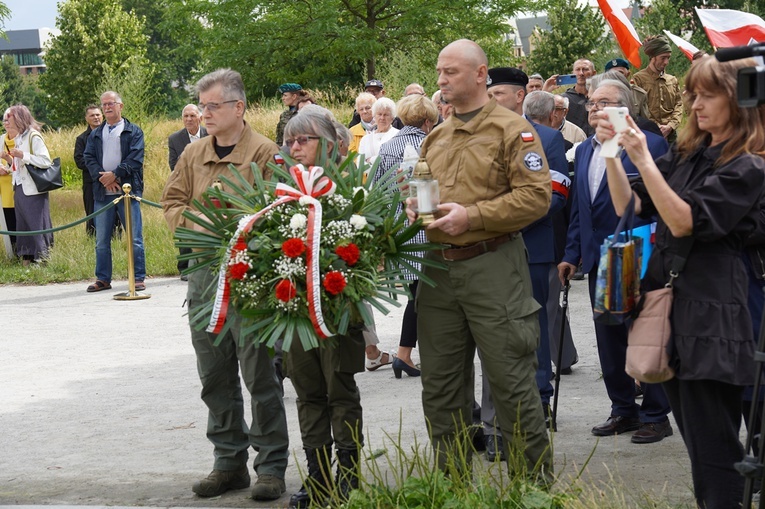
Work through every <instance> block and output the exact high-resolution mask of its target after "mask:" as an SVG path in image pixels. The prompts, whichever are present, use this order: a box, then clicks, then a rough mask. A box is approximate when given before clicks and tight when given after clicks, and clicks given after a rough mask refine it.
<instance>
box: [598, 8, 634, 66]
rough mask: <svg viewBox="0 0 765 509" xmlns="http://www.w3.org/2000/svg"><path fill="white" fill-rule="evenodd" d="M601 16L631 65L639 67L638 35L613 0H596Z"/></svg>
mask: <svg viewBox="0 0 765 509" xmlns="http://www.w3.org/2000/svg"><path fill="white" fill-rule="evenodd" d="M598 5H599V6H600V10H601V12H603V17H604V18H606V21H608V24H609V25H610V26H611V31H612V32H613V33H614V37H616V42H618V43H619V47H621V49H622V53H624V56H625V57H627V60H629V61H630V63H631V64H632V65H634V66H635V67H636V68H638V69H639V68H640V46H641V45H642V43H641V42H640V36H638V34H637V32H636V31H635V27H634V26H632V23H631V22H630V20H628V19H627V16H625V14H624V11H622V10H621V9H620V8H619V6H618V5H617V4H616V2H615V0H598Z"/></svg>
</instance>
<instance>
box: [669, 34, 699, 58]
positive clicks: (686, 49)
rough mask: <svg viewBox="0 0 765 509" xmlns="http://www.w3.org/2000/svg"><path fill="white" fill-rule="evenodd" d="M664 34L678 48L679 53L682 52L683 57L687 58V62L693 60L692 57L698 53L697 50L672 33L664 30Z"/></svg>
mask: <svg viewBox="0 0 765 509" xmlns="http://www.w3.org/2000/svg"><path fill="white" fill-rule="evenodd" d="M664 33H665V34H666V36H667V37H669V40H670V41H672V42H673V43H675V45H676V46H677V47H678V48H680V51H682V52H683V55H685V56H686V57H688V60H693V55H695V54H696V53H698V51H699V48H697V47H696V46H694V45H693V44H691V43H690V42H688V41H686V40H685V39H683V38H682V37H678V36H677V35H675V34H673V33H672V32H670V31H668V30H664Z"/></svg>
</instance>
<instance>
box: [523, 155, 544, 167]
mask: <svg viewBox="0 0 765 509" xmlns="http://www.w3.org/2000/svg"><path fill="white" fill-rule="evenodd" d="M523 164H525V165H526V169H528V170H531V171H539V170H541V169H542V166H544V164H542V156H540V155H539V154H537V153H536V152H529V153H528V154H526V155H525V156H524V157H523Z"/></svg>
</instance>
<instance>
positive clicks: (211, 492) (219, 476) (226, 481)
mask: <svg viewBox="0 0 765 509" xmlns="http://www.w3.org/2000/svg"><path fill="white" fill-rule="evenodd" d="M249 487H250V472H249V471H248V470H247V467H246V466H244V467H242V468H240V469H239V470H213V471H212V472H210V475H208V476H207V477H205V478H204V479H202V480H201V481H197V482H195V483H194V485H193V486H192V487H191V491H193V492H194V493H196V494H197V495H199V496H200V497H217V496H218V495H222V494H224V493H226V492H227V491H229V490H243V489H244V488H249Z"/></svg>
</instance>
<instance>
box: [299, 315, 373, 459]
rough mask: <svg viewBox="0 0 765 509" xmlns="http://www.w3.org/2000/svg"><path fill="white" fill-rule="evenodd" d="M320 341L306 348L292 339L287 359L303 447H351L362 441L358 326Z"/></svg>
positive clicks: (361, 351) (361, 361) (361, 339)
mask: <svg viewBox="0 0 765 509" xmlns="http://www.w3.org/2000/svg"><path fill="white" fill-rule="evenodd" d="M320 341H324V342H325V344H323V345H321V346H320V347H319V348H314V349H312V350H308V351H306V350H304V349H303V345H302V344H301V343H300V341H299V340H298V339H295V340H293V341H292V345H291V346H290V351H289V352H288V353H287V356H286V357H285V362H286V366H287V374H288V375H289V377H290V381H291V382H292V385H293V386H294V387H295V392H296V393H297V411H298V421H299V422H300V434H301V437H302V440H303V447H305V448H308V449H320V448H322V447H324V446H330V445H332V442H333V440H334V443H335V446H336V447H337V448H338V449H347V450H355V449H356V448H358V447H361V446H362V445H363V444H364V437H363V435H362V424H363V423H362V418H361V394H360V393H359V388H358V386H357V385H356V380H355V378H354V374H355V373H360V372H362V371H363V370H364V357H365V356H364V347H365V343H364V336H363V334H362V329H361V327H351V328H349V330H348V334H347V335H346V336H334V337H332V338H329V339H326V340H320ZM332 343H334V344H332Z"/></svg>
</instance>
